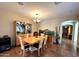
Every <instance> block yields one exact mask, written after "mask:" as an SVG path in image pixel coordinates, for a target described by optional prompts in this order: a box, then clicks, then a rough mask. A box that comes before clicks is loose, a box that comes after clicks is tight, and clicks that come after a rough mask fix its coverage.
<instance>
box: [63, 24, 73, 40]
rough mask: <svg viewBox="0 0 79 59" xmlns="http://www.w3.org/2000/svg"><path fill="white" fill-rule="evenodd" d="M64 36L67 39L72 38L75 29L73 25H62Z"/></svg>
mask: <svg viewBox="0 0 79 59" xmlns="http://www.w3.org/2000/svg"><path fill="white" fill-rule="evenodd" d="M62 30H63V32H62V37H63V38H65V39H69V40H72V31H73V26H72V25H65V26H62Z"/></svg>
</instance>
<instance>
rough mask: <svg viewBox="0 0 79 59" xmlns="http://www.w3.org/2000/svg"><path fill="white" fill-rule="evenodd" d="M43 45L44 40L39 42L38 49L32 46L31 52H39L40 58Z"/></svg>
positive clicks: (41, 39)
mask: <svg viewBox="0 0 79 59" xmlns="http://www.w3.org/2000/svg"><path fill="white" fill-rule="evenodd" d="M42 44H43V38H40V41H39V42H38V47H36V46H33V45H32V46H31V47H30V49H29V50H30V51H31V52H34V51H38V56H40V52H41V49H42Z"/></svg>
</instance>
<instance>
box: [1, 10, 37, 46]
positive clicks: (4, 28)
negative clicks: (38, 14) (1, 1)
mask: <svg viewBox="0 0 79 59" xmlns="http://www.w3.org/2000/svg"><path fill="white" fill-rule="evenodd" d="M16 20H19V21H22V22H26V23H30V24H32V32H34V31H36V26H35V24H34V23H33V21H32V20H30V19H27V17H26V16H23V15H21V14H18V13H15V12H12V11H8V10H1V9H0V37H2V36H3V35H9V36H10V37H11V42H12V45H15V24H14V21H16Z"/></svg>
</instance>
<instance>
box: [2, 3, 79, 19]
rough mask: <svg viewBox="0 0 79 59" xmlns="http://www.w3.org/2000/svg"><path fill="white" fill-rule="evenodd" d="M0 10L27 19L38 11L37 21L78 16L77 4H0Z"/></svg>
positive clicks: (78, 4) (78, 7)
mask: <svg viewBox="0 0 79 59" xmlns="http://www.w3.org/2000/svg"><path fill="white" fill-rule="evenodd" d="M0 9H4V10H10V11H13V12H17V13H20V14H23V15H25V16H27V17H28V18H32V17H33V14H34V13H35V12H36V11H38V13H39V19H41V20H45V19H54V18H59V17H62V18H63V17H69V16H73V15H75V14H79V3H78V2H63V3H59V4H57V5H55V3H54V2H24V3H23V5H19V4H18V3H17V2H5V3H2V2H0Z"/></svg>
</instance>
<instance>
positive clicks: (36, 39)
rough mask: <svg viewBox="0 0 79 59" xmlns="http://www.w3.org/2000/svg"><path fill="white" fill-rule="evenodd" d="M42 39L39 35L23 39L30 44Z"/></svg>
mask: <svg viewBox="0 0 79 59" xmlns="http://www.w3.org/2000/svg"><path fill="white" fill-rule="evenodd" d="M40 40H41V37H40V36H38V37H37V38H36V37H34V36H31V37H25V38H23V41H24V42H25V43H28V44H34V43H37V42H39V41H40Z"/></svg>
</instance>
